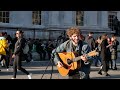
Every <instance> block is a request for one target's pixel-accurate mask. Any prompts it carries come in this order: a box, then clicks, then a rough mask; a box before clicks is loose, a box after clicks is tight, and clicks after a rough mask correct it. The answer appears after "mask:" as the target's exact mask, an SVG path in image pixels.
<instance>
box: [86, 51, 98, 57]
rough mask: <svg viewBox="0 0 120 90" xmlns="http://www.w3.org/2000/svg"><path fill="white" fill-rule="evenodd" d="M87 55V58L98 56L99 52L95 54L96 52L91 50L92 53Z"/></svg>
mask: <svg viewBox="0 0 120 90" xmlns="http://www.w3.org/2000/svg"><path fill="white" fill-rule="evenodd" d="M87 55H88V56H98V55H99V52H97V51H96V50H93V51H91V52H89V53H88V54H87Z"/></svg>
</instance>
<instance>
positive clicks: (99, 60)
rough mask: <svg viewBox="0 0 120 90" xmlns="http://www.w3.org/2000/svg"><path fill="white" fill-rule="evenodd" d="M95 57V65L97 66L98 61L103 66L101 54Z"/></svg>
mask: <svg viewBox="0 0 120 90" xmlns="http://www.w3.org/2000/svg"><path fill="white" fill-rule="evenodd" d="M94 59H95V66H97V65H98V63H99V65H100V66H101V58H100V56H96V57H95V58H94Z"/></svg>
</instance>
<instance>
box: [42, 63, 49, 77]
mask: <svg viewBox="0 0 120 90" xmlns="http://www.w3.org/2000/svg"><path fill="white" fill-rule="evenodd" d="M50 62H51V61H49V62H48V65H47V67H46V69H45V70H44V72H43V75H42V77H41V79H42V78H43V76H44V74H45V72H46V70H47V68H48V66H49V64H50Z"/></svg>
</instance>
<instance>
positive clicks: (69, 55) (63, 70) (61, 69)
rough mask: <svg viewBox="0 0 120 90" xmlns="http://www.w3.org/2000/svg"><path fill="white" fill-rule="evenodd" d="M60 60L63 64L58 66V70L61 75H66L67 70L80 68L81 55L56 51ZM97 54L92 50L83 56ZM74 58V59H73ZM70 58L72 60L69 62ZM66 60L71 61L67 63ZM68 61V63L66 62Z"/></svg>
mask: <svg viewBox="0 0 120 90" xmlns="http://www.w3.org/2000/svg"><path fill="white" fill-rule="evenodd" d="M58 55H59V57H60V60H61V62H62V64H63V66H62V67H58V66H57V69H58V72H59V73H60V74H61V75H62V76H66V75H68V73H69V72H72V71H73V70H75V69H77V68H80V67H81V63H82V62H83V61H81V63H80V62H79V61H80V60H81V56H78V54H77V53H76V52H63V53H58ZM96 55H99V53H98V52H97V51H96V50H94V51H91V52H89V53H87V54H85V56H86V57H87V56H96ZM73 59H74V60H73ZM71 60H72V62H71ZM68 61H70V62H71V63H69V62H68ZM68 63H69V64H68Z"/></svg>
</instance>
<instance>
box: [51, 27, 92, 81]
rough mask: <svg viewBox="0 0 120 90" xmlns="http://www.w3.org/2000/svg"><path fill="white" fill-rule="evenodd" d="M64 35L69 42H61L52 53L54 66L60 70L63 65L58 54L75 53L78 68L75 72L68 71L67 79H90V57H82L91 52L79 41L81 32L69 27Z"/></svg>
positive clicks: (87, 46)
mask: <svg viewBox="0 0 120 90" xmlns="http://www.w3.org/2000/svg"><path fill="white" fill-rule="evenodd" d="M66 33H67V35H68V37H69V40H67V41H65V42H63V43H62V44H60V45H59V46H58V47H56V48H55V49H54V50H53V51H52V55H53V56H52V57H53V61H54V63H55V65H56V66H58V67H59V68H62V67H63V65H64V64H63V63H62V61H61V60H60V58H59V56H58V53H62V52H68V53H69V52H76V53H77V56H80V60H79V61H77V63H78V68H77V69H75V70H70V71H69V73H68V78H69V79H90V77H89V74H90V66H91V63H90V57H89V58H88V57H86V56H85V55H84V54H86V53H89V52H90V51H91V50H90V47H89V45H88V44H87V43H85V42H84V41H83V40H81V38H80V36H81V35H80V34H81V32H80V29H79V28H77V27H71V28H69V29H68V30H67V32H66ZM70 55H72V54H70ZM79 65H80V67H79Z"/></svg>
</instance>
